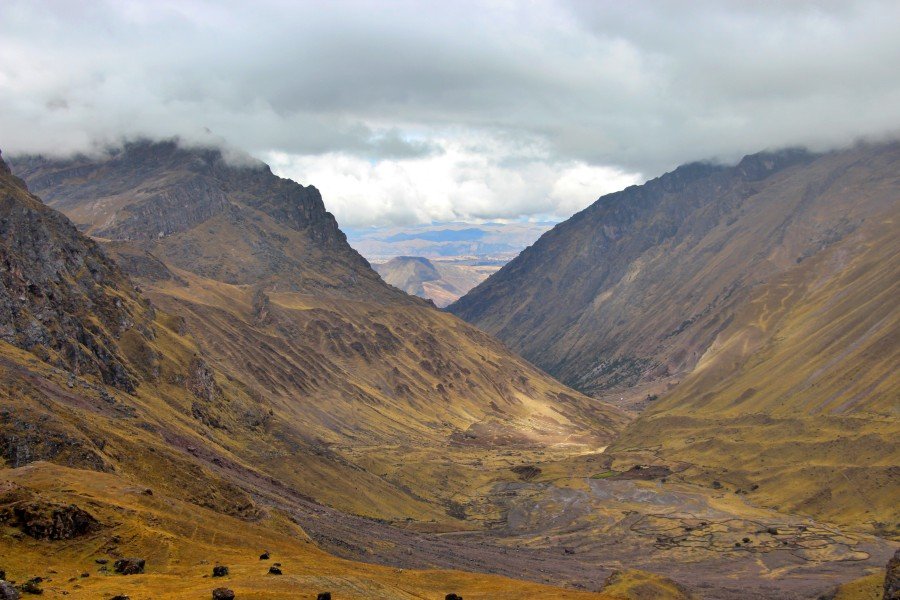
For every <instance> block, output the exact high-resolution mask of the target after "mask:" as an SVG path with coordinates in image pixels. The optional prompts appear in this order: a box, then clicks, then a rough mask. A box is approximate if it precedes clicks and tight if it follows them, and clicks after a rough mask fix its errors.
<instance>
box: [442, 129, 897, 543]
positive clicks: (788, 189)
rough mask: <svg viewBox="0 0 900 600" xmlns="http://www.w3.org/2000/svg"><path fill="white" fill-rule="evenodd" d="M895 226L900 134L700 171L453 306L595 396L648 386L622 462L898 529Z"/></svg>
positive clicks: (651, 185) (642, 193)
mask: <svg viewBox="0 0 900 600" xmlns="http://www.w3.org/2000/svg"><path fill="white" fill-rule="evenodd" d="M898 217H900V144H896V143H893V144H886V145H873V146H860V147H857V148H853V149H849V150H845V151H839V152H832V153H828V154H823V155H813V154H809V153H806V152H802V151H785V152H775V153H764V154H759V155H753V156H749V157H746V158H745V159H743V160H742V161H741V162H740V163H739V164H738V165H736V166H733V167H725V166H714V165H705V164H695V165H688V166H685V167H681V168H679V169H676V170H675V171H673V172H672V173H669V174H666V175H663V176H662V177H659V178H657V179H654V180H652V181H650V182H648V183H646V184H645V185H643V186H638V187H632V188H628V189H626V190H624V191H622V192H619V193H616V194H611V195H609V196H605V197H603V198H601V199H600V200H598V201H597V202H596V203H595V204H594V205H592V206H591V207H589V208H588V209H586V210H585V211H583V212H581V213H579V214H577V215H575V216H574V217H572V218H571V219H570V220H569V221H567V222H565V223H563V224H561V225H559V226H557V227H556V228H554V229H553V230H552V231H550V232H549V233H547V234H546V235H545V236H544V237H543V238H541V239H540V240H539V241H538V242H537V243H536V244H535V245H534V246H532V247H531V248H529V249H528V250H526V251H525V252H523V253H522V255H521V256H520V257H519V258H517V259H515V260H514V261H512V262H511V263H509V264H508V265H507V266H506V267H504V268H503V269H501V270H500V271H499V272H498V273H497V274H496V275H494V276H492V277H491V278H489V279H488V280H487V281H485V282H484V283H483V284H481V285H480V286H478V287H477V288H475V289H474V290H472V291H471V292H470V293H469V294H468V295H467V296H465V297H464V298H462V299H461V300H460V301H459V302H457V303H456V304H454V305H452V306H451V307H450V310H451V311H452V312H454V313H455V314H458V315H460V316H462V317H464V318H466V319H468V320H470V321H471V322H473V323H475V324H477V325H479V326H481V327H483V328H484V329H485V330H487V331H489V332H491V333H494V334H496V335H497V336H498V337H499V338H500V339H501V340H504V341H506V342H507V343H508V344H510V345H511V346H512V347H513V348H514V349H517V350H519V351H521V352H522V353H523V355H524V356H526V357H527V358H529V359H531V360H533V361H534V362H535V363H536V364H538V365H540V366H542V367H544V368H545V369H547V370H548V371H550V372H551V373H554V374H556V375H558V376H559V377H560V378H561V379H562V380H563V381H565V382H567V383H569V384H571V385H574V386H575V387H577V388H579V389H581V390H583V391H587V392H591V393H593V394H597V395H606V396H607V397H615V398H617V399H618V398H619V397H622V398H626V397H628V396H629V395H632V396H635V395H637V396H639V397H642V398H643V397H644V396H648V398H647V403H649V407H650V408H648V409H647V412H646V413H645V414H643V415H642V416H641V417H640V418H639V419H638V420H637V421H636V422H635V423H634V424H633V425H632V426H631V427H630V428H629V429H628V430H626V432H625V433H624V434H623V436H622V437H621V438H620V439H619V440H617V441H616V443H615V444H614V446H613V448H612V449H611V450H613V451H615V452H616V453H617V456H618V457H619V458H620V459H621V462H620V463H619V464H620V465H621V466H623V467H626V468H627V466H628V464H629V461H632V462H631V464H634V462H640V461H650V462H657V463H663V464H666V465H668V466H669V467H676V466H677V467H678V468H688V467H689V469H688V471H686V472H685V473H684V475H683V476H684V477H686V478H688V479H690V478H695V479H694V480H696V481H700V482H704V483H705V484H706V485H712V482H713V481H715V482H716V483H717V484H718V485H720V486H726V485H727V486H728V488H729V489H733V490H740V493H742V494H743V493H748V492H749V497H750V498H751V499H756V500H758V501H760V502H762V503H765V504H768V505H771V506H780V507H782V508H785V507H790V509H791V510H799V511H801V512H807V513H808V514H816V515H820V516H822V515H825V516H827V517H828V518H830V519H834V520H835V521H838V522H843V523H852V524H855V525H857V526H860V527H865V528H869V529H871V530H876V531H882V532H887V533H888V534H889V535H897V532H896V530H895V525H894V524H896V523H897V521H898V516H900V515H898V514H897V507H896V502H894V499H896V498H897V497H898V494H900V476H898V472H897V470H896V465H897V464H900V454H898V453H900V449H898V446H897V442H896V440H897V439H898V433H900V426H898V422H900V421H898V419H897V399H898V397H900V378H898V376H897V374H896V365H897V362H898V354H897V353H898V341H897V340H898V336H900V330H898V323H900V314H898V306H900V305H898V303H897V302H896V297H897V292H898V289H897V284H898V280H900V273H898V271H900V264H898V260H897V257H898V256H900V247H898V240H900V235H898V234H900V231H898V225H897V219H898ZM657 396H660V397H661V399H659V400H655V398H656V397H657ZM726 482H727V484H726Z"/></svg>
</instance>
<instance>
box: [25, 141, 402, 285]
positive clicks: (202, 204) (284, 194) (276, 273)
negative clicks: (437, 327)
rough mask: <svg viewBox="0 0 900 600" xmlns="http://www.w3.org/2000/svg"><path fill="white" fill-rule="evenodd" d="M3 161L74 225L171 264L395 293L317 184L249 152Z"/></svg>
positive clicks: (167, 151) (118, 152) (140, 151)
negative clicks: (276, 170) (280, 171)
mask: <svg viewBox="0 0 900 600" xmlns="http://www.w3.org/2000/svg"><path fill="white" fill-rule="evenodd" d="M226 156H227V157H229V159H226ZM11 164H12V167H13V168H14V169H15V171H16V173H17V174H19V175H20V176H21V177H23V178H24V179H25V180H26V181H27V182H28V184H29V186H30V187H31V189H33V190H35V191H36V192H37V193H38V194H39V195H40V196H41V197H42V198H43V199H44V200H45V201H46V202H47V203H48V204H49V205H50V206H52V207H54V208H56V209H58V210H60V211H62V212H64V213H65V214H66V215H68V216H69V217H70V218H71V219H72V220H73V221H74V222H75V224H76V225H77V226H78V228H79V229H80V230H81V231H82V232H84V233H86V234H88V235H90V236H93V237H95V238H97V239H109V240H119V241H127V242H129V243H130V245H131V246H133V247H136V248H140V249H142V250H144V251H147V252H150V253H152V254H153V255H154V256H156V257H158V258H159V259H160V260H162V261H163V262H165V263H166V264H170V265H172V266H174V267H177V268H183V269H187V270H189V271H191V272H194V273H197V274H198V275H202V276H204V277H209V278H212V279H216V280H218V281H222V282H225V283H228V284H236V285H240V284H250V283H254V284H256V283H264V284H267V285H269V286H270V287H272V288H277V289H285V290H295V291H300V290H302V291H305V292H308V293H312V292H315V293H317V294H332V295H338V296H348V295H354V294H355V295H356V296H362V295H372V294H375V295H379V294H384V293H388V296H391V297H396V295H391V294H390V292H389V289H388V288H385V287H384V286H383V285H380V282H379V281H378V278H377V275H376V274H375V273H373V272H372V270H371V269H370V268H369V266H368V264H367V263H366V261H365V259H363V258H362V257H361V256H360V255H359V254H358V253H357V252H355V251H354V250H352V249H351V248H350V247H349V246H348V245H347V243H346V237H345V236H344V234H343V233H342V232H341V230H340V229H339V228H338V226H337V222H336V221H335V220H334V217H333V216H332V215H331V214H330V213H328V212H326V210H325V207H324V205H323V203H322V197H321V195H320V194H319V192H318V190H316V189H315V188H314V187H311V186H310V187H304V186H301V185H299V184H297V183H295V182H293V181H290V180H287V179H282V178H280V177H276V176H274V175H273V174H272V172H271V170H270V169H269V167H268V166H266V165H264V164H262V163H259V162H256V161H254V160H253V159H251V158H249V157H243V158H241V157H237V158H234V157H232V155H230V154H229V155H225V156H223V154H222V153H221V152H220V151H219V150H216V149H211V148H183V147H181V146H179V145H178V144H177V143H176V142H174V141H168V142H159V143H147V142H133V143H129V144H126V145H125V146H124V147H122V148H113V149H110V150H108V151H106V152H105V153H103V154H101V155H99V156H76V157H74V158H71V159H66V160H57V161H47V160H44V159H43V158H42V157H19V158H16V159H14V160H12V163H11Z"/></svg>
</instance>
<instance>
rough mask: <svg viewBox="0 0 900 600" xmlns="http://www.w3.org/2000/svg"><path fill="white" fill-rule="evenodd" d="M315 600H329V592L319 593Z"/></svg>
mask: <svg viewBox="0 0 900 600" xmlns="http://www.w3.org/2000/svg"><path fill="white" fill-rule="evenodd" d="M316 600H331V592H319V595H318V596H316Z"/></svg>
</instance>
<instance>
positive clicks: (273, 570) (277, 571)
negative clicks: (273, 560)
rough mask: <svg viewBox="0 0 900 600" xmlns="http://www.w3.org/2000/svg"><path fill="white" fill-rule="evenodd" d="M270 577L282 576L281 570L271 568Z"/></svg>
mask: <svg viewBox="0 0 900 600" xmlns="http://www.w3.org/2000/svg"><path fill="white" fill-rule="evenodd" d="M269 575H281V569H279V568H278V567H274V566H272V567H269Z"/></svg>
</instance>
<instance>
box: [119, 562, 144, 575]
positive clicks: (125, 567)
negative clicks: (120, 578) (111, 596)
mask: <svg viewBox="0 0 900 600" xmlns="http://www.w3.org/2000/svg"><path fill="white" fill-rule="evenodd" d="M113 570H115V572H116V573H120V574H122V575H137V574H138V573H143V572H144V559H143V558H120V559H119V560H117V561H116V562H114V563H113Z"/></svg>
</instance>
